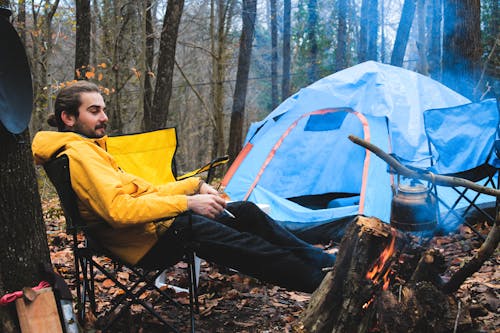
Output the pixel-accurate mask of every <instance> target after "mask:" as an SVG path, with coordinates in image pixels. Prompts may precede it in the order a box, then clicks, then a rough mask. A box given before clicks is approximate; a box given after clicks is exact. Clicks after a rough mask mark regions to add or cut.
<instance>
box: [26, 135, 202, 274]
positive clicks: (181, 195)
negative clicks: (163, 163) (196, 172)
mask: <svg viewBox="0 0 500 333" xmlns="http://www.w3.org/2000/svg"><path fill="white" fill-rule="evenodd" d="M106 138H107V137H103V138H100V139H89V138H85V137H83V136H81V135H79V134H76V133H73V132H51V131H50V132H49V131H41V132H38V133H37V134H36V135H35V137H34V139H33V144H32V150H33V156H34V159H35V163H36V164H43V163H45V162H47V161H48V160H50V159H51V158H53V157H54V156H53V155H54V154H56V153H57V154H58V156H59V155H61V154H66V155H68V158H69V165H70V173H71V185H72V187H73V190H74V191H75V193H76V195H77V197H78V199H79V202H78V204H79V209H80V213H81V216H82V218H83V219H84V220H85V221H86V222H87V224H88V225H89V227H91V230H92V235H93V236H94V237H95V238H97V240H98V241H100V243H101V244H102V245H103V246H104V247H106V248H107V249H109V250H110V251H111V252H112V253H114V254H115V255H117V256H118V257H120V258H121V259H123V260H124V261H126V262H128V263H130V264H136V263H137V262H138V261H139V260H140V259H141V258H142V257H143V256H144V255H145V254H146V253H147V252H148V251H149V250H150V249H151V248H152V247H153V245H154V244H155V243H156V241H157V240H158V236H159V235H160V234H161V232H162V231H164V230H165V228H168V227H169V226H170V225H171V224H172V222H173V217H175V216H176V215H179V214H180V213H182V212H184V211H186V210H187V196H188V195H192V194H195V193H197V192H198V191H199V188H200V178H198V177H192V178H188V179H185V180H182V181H177V182H172V183H169V184H165V185H160V186H154V185H152V184H150V183H148V182H147V181H145V180H144V179H141V178H139V177H136V176H134V175H131V174H129V173H126V172H124V171H122V170H121V169H120V168H119V167H118V165H117V163H116V161H115V160H114V159H113V157H112V156H111V155H110V154H108V153H107V152H106V150H105V149H106ZM162 219H163V222H153V221H158V220H162ZM106 222H107V223H106Z"/></svg>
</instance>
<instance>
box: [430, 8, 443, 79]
mask: <svg viewBox="0 0 500 333" xmlns="http://www.w3.org/2000/svg"><path fill="white" fill-rule="evenodd" d="M428 8H429V10H428V13H429V14H428V15H427V16H428V19H429V28H428V32H429V33H428V34H427V41H428V43H427V45H428V49H427V59H428V66H429V73H430V75H431V77H432V78H433V79H435V80H438V81H441V37H442V34H441V23H442V21H443V16H442V14H441V13H442V8H443V1H442V0H431V1H430V4H429V6H428Z"/></svg>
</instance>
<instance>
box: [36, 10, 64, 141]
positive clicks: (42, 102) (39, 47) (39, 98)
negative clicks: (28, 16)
mask: <svg viewBox="0 0 500 333" xmlns="http://www.w3.org/2000/svg"><path fill="white" fill-rule="evenodd" d="M58 6H59V0H56V1H54V3H53V4H52V5H49V4H47V5H46V6H43V15H42V16H40V15H39V9H38V8H37V6H36V5H35V4H34V3H32V15H33V24H34V27H35V28H34V29H35V30H38V29H39V30H40V32H41V33H39V34H31V36H32V42H33V48H32V49H33V60H32V62H31V63H32V65H34V66H33V67H32V71H31V73H32V74H33V94H34V105H35V109H34V110H33V116H32V119H31V124H30V130H32V131H33V132H38V131H39V130H40V129H41V128H42V125H43V124H44V123H45V120H46V119H45V118H46V110H48V109H50V105H49V102H50V101H49V99H48V96H47V95H48V94H47V87H48V86H49V85H50V81H49V77H48V73H49V64H50V61H49V60H50V57H51V56H52V45H53V42H52V37H53V36H52V20H53V18H54V15H55V13H56V10H57V8H58Z"/></svg>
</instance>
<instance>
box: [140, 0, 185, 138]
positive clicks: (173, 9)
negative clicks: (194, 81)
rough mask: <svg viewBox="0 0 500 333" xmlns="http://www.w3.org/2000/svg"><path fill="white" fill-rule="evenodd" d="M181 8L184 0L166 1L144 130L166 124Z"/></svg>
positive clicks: (161, 126)
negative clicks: (156, 64)
mask: <svg viewBox="0 0 500 333" xmlns="http://www.w3.org/2000/svg"><path fill="white" fill-rule="evenodd" d="M183 8H184V0H169V1H168V5H167V10H166V12H165V17H164V19H163V30H162V33H161V39H160V56H159V58H158V73H157V75H156V86H155V93H154V98H153V108H152V113H151V114H149V115H146V114H145V115H144V120H145V121H144V124H145V127H146V130H154V129H158V128H163V127H165V126H166V125H167V118H168V105H169V102H170V97H171V96H172V80H173V74H174V66H175V48H176V44H177V35H178V32H179V25H180V22H181V16H182V10H183Z"/></svg>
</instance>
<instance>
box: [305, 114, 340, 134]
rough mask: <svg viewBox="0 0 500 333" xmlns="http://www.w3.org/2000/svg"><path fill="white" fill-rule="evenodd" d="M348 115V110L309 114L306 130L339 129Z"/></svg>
mask: <svg viewBox="0 0 500 333" xmlns="http://www.w3.org/2000/svg"><path fill="white" fill-rule="evenodd" d="M346 116H347V112H331V113H327V114H313V115H311V116H309V119H308V120H307V124H306V126H305V128H304V131H311V132H320V131H334V130H337V129H339V128H340V127H341V126H342V123H343V122H344V119H345V117H346Z"/></svg>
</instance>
